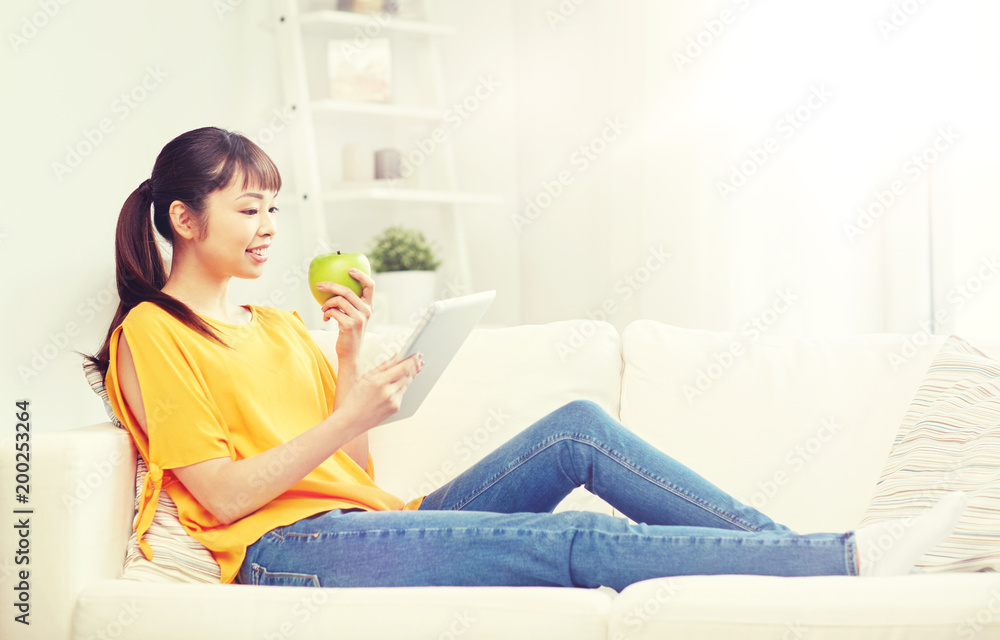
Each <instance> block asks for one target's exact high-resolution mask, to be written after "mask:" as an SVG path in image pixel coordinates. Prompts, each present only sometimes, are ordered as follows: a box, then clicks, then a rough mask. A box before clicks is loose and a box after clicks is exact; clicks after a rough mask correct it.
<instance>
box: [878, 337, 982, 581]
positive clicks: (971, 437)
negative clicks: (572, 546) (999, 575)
mask: <svg viewBox="0 0 1000 640" xmlns="http://www.w3.org/2000/svg"><path fill="white" fill-rule="evenodd" d="M956 490H959V491H965V492H966V493H967V494H968V496H969V505H968V507H967V508H966V510H965V513H964V514H963V515H962V517H961V519H960V520H959V522H958V524H957V525H956V527H955V529H954V531H953V532H952V534H951V536H950V537H949V538H948V539H947V540H945V541H944V542H942V543H941V544H940V545H938V546H937V547H935V548H934V549H931V550H930V551H928V552H927V554H926V555H925V556H924V557H923V558H921V559H920V560H919V561H918V562H917V565H916V566H917V568H918V569H922V570H924V571H929V572H933V571H983V570H986V571H1000V362H997V361H996V360H992V359H990V358H989V356H987V355H986V354H984V353H983V352H981V351H979V350H978V349H976V348H975V347H973V346H972V345H970V344H969V343H968V342H966V341H965V340H962V339H961V338H959V337H957V336H951V337H949V338H948V340H947V341H946V342H945V344H944V345H943V346H942V347H941V350H940V351H939V352H938V354H937V356H935V358H934V361H933V362H932V363H931V365H930V368H929V369H928V371H927V374H926V376H925V378H924V380H923V383H922V384H921V385H920V387H919V389H918V390H917V392H916V394H915V395H914V397H913V400H912V402H911V403H910V407H909V409H908V410H907V412H906V415H905V417H904V418H903V421H902V424H901V425H900V426H899V430H898V431H897V433H896V438H895V441H894V442H893V446H892V451H891V452H890V453H889V457H888V460H887V461H886V463H885V468H884V469H883V472H882V477H881V478H880V479H879V481H878V485H877V487H876V492H875V497H874V498H873V499H872V503H871V505H870V506H869V507H868V511H867V513H866V514H865V519H864V521H863V522H862V524H863V525H869V524H875V523H877V522H881V521H884V520H887V519H890V518H908V517H912V516H916V515H919V514H920V513H921V512H923V511H924V510H926V509H928V508H930V507H931V506H932V505H933V504H934V503H935V502H937V501H938V500H939V499H940V498H941V496H943V495H944V494H945V493H947V492H949V491H956Z"/></svg>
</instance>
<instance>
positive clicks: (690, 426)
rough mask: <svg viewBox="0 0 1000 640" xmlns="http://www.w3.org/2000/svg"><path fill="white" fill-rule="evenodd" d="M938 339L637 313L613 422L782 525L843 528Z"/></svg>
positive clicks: (851, 522)
mask: <svg viewBox="0 0 1000 640" xmlns="http://www.w3.org/2000/svg"><path fill="white" fill-rule="evenodd" d="M748 333H749V335H748ZM943 340H944V337H943V336H940V337H939V336H934V337H932V338H931V339H930V340H929V341H927V343H928V344H927V346H923V347H920V348H913V349H907V348H905V344H904V342H903V341H902V340H901V337H900V336H895V335H869V336H846V337H836V338H827V339H804V338H794V337H785V336H771V335H767V334H763V335H755V334H753V333H752V332H731V333H727V332H712V331H700V330H693V329H683V328H679V327H674V326H670V325H667V324H663V323H660V322H655V321H651V320H638V321H636V322H633V323H631V324H630V325H629V326H628V327H626V329H625V331H624V332H623V334H622V353H623V358H624V360H625V371H624V374H623V377H622V396H621V416H622V422H623V423H624V424H625V426H626V427H628V428H629V429H632V430H633V431H635V432H636V433H638V434H639V435H640V436H641V437H643V438H645V439H646V440H648V441H649V442H651V443H652V444H654V445H655V446H657V447H658V448H660V449H661V450H663V451H665V452H667V453H668V454H669V455H670V456H672V457H674V458H676V459H678V460H680V461H681V462H683V463H684V464H686V465H688V466H689V467H691V468H692V469H694V470H695V471H696V472H698V473H700V474H701V475H702V476H704V477H706V478H707V479H708V480H709V481H711V482H713V483H714V484H716V485H717V486H718V487H720V488H721V489H723V490H724V491H727V492H729V493H731V494H732V495H734V496H735V497H736V498H738V499H739V500H741V501H743V502H744V503H747V504H751V505H752V506H754V507H757V508H758V509H760V510H761V511H763V512H764V513H765V514H767V515H769V516H770V517H771V518H773V519H774V520H776V521H778V522H780V523H782V524H785V525H787V526H789V527H791V528H792V529H793V530H796V531H798V532H800V533H809V532H819V531H828V532H839V531H847V530H850V529H853V528H854V527H855V526H856V525H857V524H858V522H859V521H860V520H861V517H862V515H863V514H864V511H865V508H866V507H867V505H868V502H869V500H870V499H871V496H872V494H873V492H874V488H875V483H876V481H877V480H878V478H879V474H880V473H881V470H882V465H883V463H884V461H885V457H886V455H887V454H888V452H889V449H890V446H891V444H892V440H893V437H894V436H895V432H896V428H897V426H898V425H899V423H900V420H901V419H902V416H903V413H904V411H905V410H906V407H907V405H908V404H909V402H910V399H911V398H912V396H913V392H914V390H915V389H916V388H917V385H918V384H919V382H920V380H921V378H922V377H923V373H924V371H926V369H927V365H928V364H929V362H930V360H931V358H932V357H933V354H934V353H935V351H936V350H937V348H938V346H939V345H940V344H941V342H942V341H943ZM734 352H735V353H736V354H737V355H733V353H734Z"/></svg>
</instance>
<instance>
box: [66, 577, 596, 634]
mask: <svg viewBox="0 0 1000 640" xmlns="http://www.w3.org/2000/svg"><path fill="white" fill-rule="evenodd" d="M610 611H611V597H610V596H609V595H608V594H607V593H606V592H604V591H602V590H596V589H567V588H564V587H517V588H511V587H381V588H329V587H323V588H298V587H275V586H249V585H239V584H216V585H209V584H149V583H136V582H127V581H124V580H105V581H101V582H97V583H95V584H93V585H91V586H90V587H88V588H87V589H86V590H85V591H84V593H83V594H82V595H81V597H80V602H79V605H78V606H77V609H76V612H75V615H74V619H73V636H72V637H73V640H88V639H90V638H99V637H108V638H115V639H116V640H149V639H150V638H163V637H168V635H166V634H164V630H173V631H172V632H171V633H170V634H169V637H183V638H199V639H201V638H204V639H206V640H208V639H213V640H215V639H219V638H462V640H476V639H477V638H482V639H494V638H522V637H531V638H546V639H557V638H566V639H568V640H569V639H572V640H606V639H607V637H608V635H607V633H608V614H609V613H610Z"/></svg>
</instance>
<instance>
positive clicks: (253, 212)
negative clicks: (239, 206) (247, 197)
mask: <svg viewBox="0 0 1000 640" xmlns="http://www.w3.org/2000/svg"><path fill="white" fill-rule="evenodd" d="M243 213H245V214H247V215H248V216H252V215H256V214H257V210H256V209H246V210H244V211H243Z"/></svg>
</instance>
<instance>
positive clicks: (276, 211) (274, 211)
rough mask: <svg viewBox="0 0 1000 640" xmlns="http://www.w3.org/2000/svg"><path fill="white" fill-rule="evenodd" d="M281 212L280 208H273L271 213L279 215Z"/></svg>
mask: <svg viewBox="0 0 1000 640" xmlns="http://www.w3.org/2000/svg"><path fill="white" fill-rule="evenodd" d="M279 211H281V209H279V208H278V207H271V213H278V212H279Z"/></svg>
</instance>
